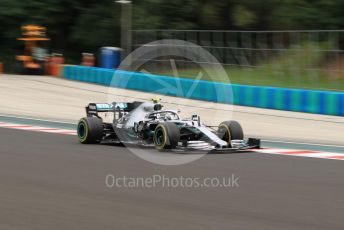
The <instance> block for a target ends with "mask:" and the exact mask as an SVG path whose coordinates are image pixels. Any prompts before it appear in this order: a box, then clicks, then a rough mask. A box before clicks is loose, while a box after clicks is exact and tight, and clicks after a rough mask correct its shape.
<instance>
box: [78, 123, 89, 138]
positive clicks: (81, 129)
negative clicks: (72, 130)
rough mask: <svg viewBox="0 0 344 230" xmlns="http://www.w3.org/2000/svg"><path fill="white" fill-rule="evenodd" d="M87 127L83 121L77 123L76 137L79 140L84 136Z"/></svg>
mask: <svg viewBox="0 0 344 230" xmlns="http://www.w3.org/2000/svg"><path fill="white" fill-rule="evenodd" d="M86 132H87V128H86V125H85V123H84V122H80V123H79V125H78V137H79V138H80V140H84V139H85V137H86Z"/></svg>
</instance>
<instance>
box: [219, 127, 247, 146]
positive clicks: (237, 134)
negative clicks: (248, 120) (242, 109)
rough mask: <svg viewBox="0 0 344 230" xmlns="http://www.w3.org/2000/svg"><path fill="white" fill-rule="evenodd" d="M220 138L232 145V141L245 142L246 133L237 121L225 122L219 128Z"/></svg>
mask: <svg viewBox="0 0 344 230" xmlns="http://www.w3.org/2000/svg"><path fill="white" fill-rule="evenodd" d="M218 136H219V137H220V138H221V139H222V140H224V141H226V142H228V144H231V140H243V139H244V131H243V129H242V127H241V125H240V124H239V122H237V121H224V122H222V123H221V124H220V125H219V127H218Z"/></svg>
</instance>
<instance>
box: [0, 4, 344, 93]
mask: <svg viewBox="0 0 344 230" xmlns="http://www.w3.org/2000/svg"><path fill="white" fill-rule="evenodd" d="M127 5H128V6H124V5H123V4H120V3H116V2H115V1H113V0H45V1H38V0H27V1H20V0H2V1H1V3H0V25H1V28H2V29H1V30H0V41H1V42H0V61H1V62H2V63H3V64H4V71H5V72H14V71H15V55H17V54H20V53H21V52H22V51H23V44H21V43H20V42H18V41H17V40H16V38H18V37H20V36H21V33H22V31H21V29H20V28H21V26H23V25H27V24H35V25H41V26H44V27H46V28H47V31H46V33H47V36H48V37H49V38H50V41H49V44H48V47H49V52H50V53H54V52H55V53H62V54H63V56H64V58H65V63H68V64H80V60H81V53H85V52H87V53H93V54H95V56H96V57H97V55H99V48H100V47H104V46H114V47H121V46H122V47H123V41H122V44H121V18H122V23H124V24H126V26H127V27H126V28H127V29H128V30H130V31H129V33H130V37H131V39H130V38H129V37H123V30H122V39H127V40H128V39H130V43H128V44H129V47H126V49H127V50H126V51H125V52H128V51H132V50H134V49H136V48H137V47H139V46H141V45H143V44H145V43H147V42H151V41H155V40H158V39H182V40H186V41H190V42H193V43H195V44H197V45H199V46H201V47H202V48H204V49H206V50H208V51H209V52H210V53H212V54H213V55H214V56H215V57H216V58H217V59H218V61H219V62H220V63H222V64H223V66H224V67H225V69H226V71H227V72H228V75H229V76H230V80H231V82H232V83H240V84H253V85H267V86H280V87H293V88H295V87H296V88H307V89H308V88H310V89H326V90H337V91H338V90H339V91H342V90H343V89H344V73H343V66H344V56H343V48H344V30H341V29H342V28H344V14H343V13H342V9H343V8H344V1H340V0H314V1H308V0H265V1H257V0H240V1H239V0H217V1H210V0H174V1H168V0H144V1H138V0H136V1H135V0H134V1H131V3H129V4H127ZM129 5H130V8H129ZM121 12H124V15H122V16H121ZM126 15H127V16H126ZM123 20H124V21H123ZM129 20H130V21H129ZM129 24H130V25H129ZM122 29H123V27H122ZM209 64H211V63H209ZM176 65H177V67H178V70H179V75H180V77H188V78H193V77H195V76H196V75H197V72H198V71H199V70H198V68H197V63H194V62H192V63H191V62H190V61H188V60H185V59H182V58H179V59H178V58H176ZM149 72H153V73H158V74H166V75H172V70H171V67H170V63H169V58H165V59H164V58H163V57H162V58H159V59H156V60H151V61H150V62H149ZM224 77H226V76H224ZM205 78H207V76H205Z"/></svg>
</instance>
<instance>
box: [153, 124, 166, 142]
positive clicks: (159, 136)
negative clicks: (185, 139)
mask: <svg viewBox="0 0 344 230" xmlns="http://www.w3.org/2000/svg"><path fill="white" fill-rule="evenodd" d="M154 143H155V144H156V145H157V146H162V145H164V143H165V134H164V130H163V129H162V128H160V127H159V128H157V130H155V132H154Z"/></svg>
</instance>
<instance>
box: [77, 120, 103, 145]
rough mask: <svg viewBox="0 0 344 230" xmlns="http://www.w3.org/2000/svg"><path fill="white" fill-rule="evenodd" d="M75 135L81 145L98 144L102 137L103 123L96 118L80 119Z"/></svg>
mask: <svg viewBox="0 0 344 230" xmlns="http://www.w3.org/2000/svg"><path fill="white" fill-rule="evenodd" d="M77 133H78V138H79V141H80V143H82V144H99V143H100V141H101V139H102V137H103V122H102V120H101V119H100V118H98V117H84V118H81V119H80V121H79V123H78V127H77Z"/></svg>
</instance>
